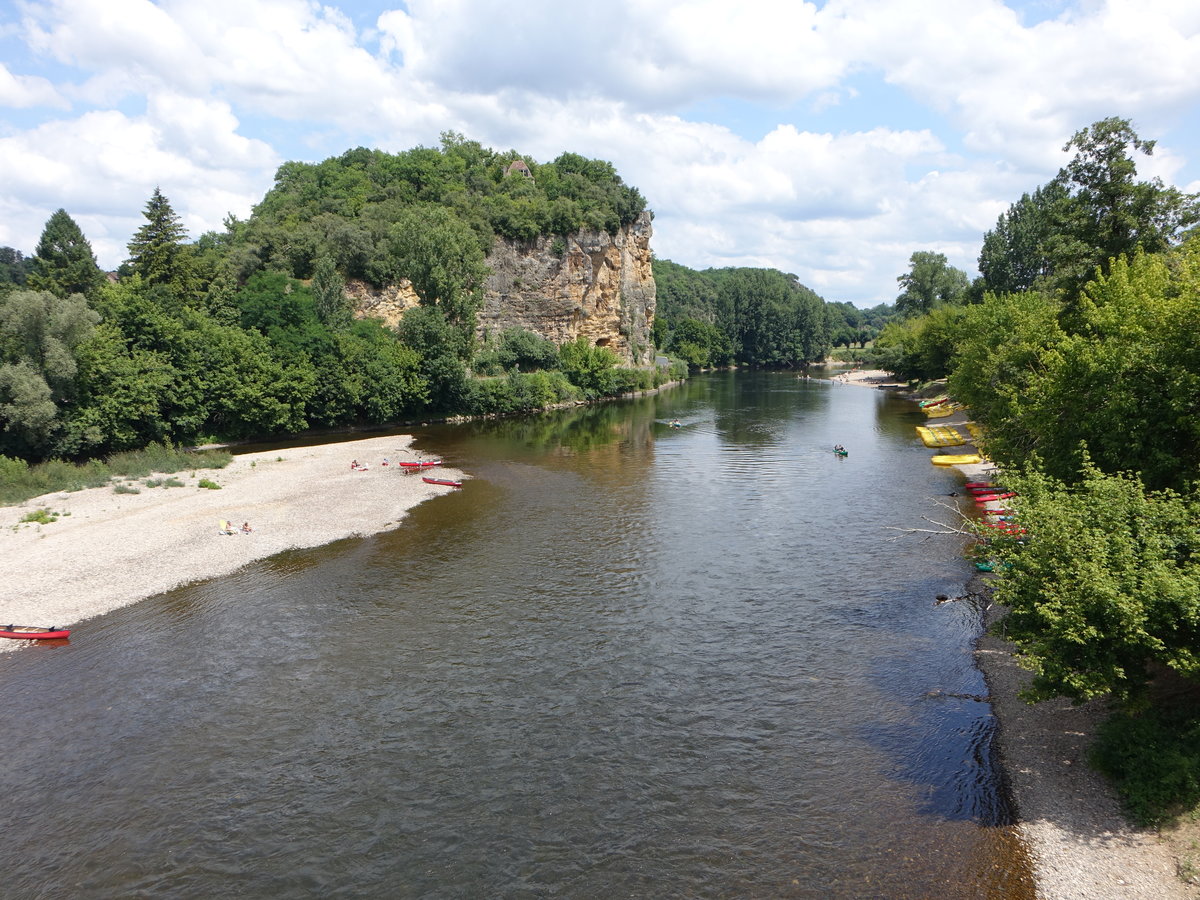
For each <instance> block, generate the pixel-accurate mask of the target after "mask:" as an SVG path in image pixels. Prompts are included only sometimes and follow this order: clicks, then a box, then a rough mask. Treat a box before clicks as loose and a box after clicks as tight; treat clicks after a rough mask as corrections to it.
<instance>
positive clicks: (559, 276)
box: [346, 212, 655, 365]
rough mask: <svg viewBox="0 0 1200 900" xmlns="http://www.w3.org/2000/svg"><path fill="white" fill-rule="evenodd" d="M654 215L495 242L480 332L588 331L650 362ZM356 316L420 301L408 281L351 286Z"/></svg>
mask: <svg viewBox="0 0 1200 900" xmlns="http://www.w3.org/2000/svg"><path fill="white" fill-rule="evenodd" d="M652 231H653V229H652V227H651V224H650V214H649V213H648V212H645V213H642V215H641V217H640V218H639V219H638V220H637V221H636V222H634V223H633V224H631V225H629V226H626V227H624V228H622V229H621V230H620V231H618V232H617V234H615V235H610V234H608V232H606V231H595V230H592V229H586V230H584V231H580V232H578V233H576V234H573V235H571V236H569V237H567V238H562V237H539V238H538V239H537V240H536V241H533V242H530V243H528V244H525V243H517V242H515V241H509V240H502V239H497V240H496V243H495V244H494V245H493V247H492V251H491V253H489V254H488V257H487V265H488V268H489V269H490V270H491V274H490V275H489V276H488V278H487V281H486V282H485V284H484V298H483V308H482V309H481V310H480V312H479V335H480V337H486V336H488V335H497V334H499V333H500V332H502V331H504V330H505V329H508V328H524V329H525V330H527V331H532V332H533V333H535V334H538V335H541V336H542V337H544V338H548V339H549V340H551V341H554V343H556V344H559V345H561V344H564V343H566V342H567V341H573V340H575V339H576V338H577V337H579V336H581V335H582V336H583V337H584V338H585V339H586V340H587V341H588V342H589V343H591V344H593V345H595V346H598V347H608V348H609V349H610V350H612V351H613V352H614V353H616V354H617V357H618V358H619V359H620V360H621V361H622V363H624V364H625V365H648V364H650V363H651V362H653V351H652V349H651V346H650V329H651V327H652V326H653V324H654V305H655V289H654V276H653V274H652V273H651V269H650V260H651V256H650V235H651V233H652ZM346 291H347V294H349V295H350V296H352V297H353V298H354V299H355V302H356V305H357V307H358V313H357V314H358V315H360V316H371V317H374V318H380V319H383V320H384V321H385V322H387V323H388V324H391V325H395V324H396V323H397V322H399V321H400V318H401V317H402V316H403V315H404V311H405V310H406V309H410V308H412V307H413V306H416V305H417V297H416V294H415V293H414V292H413V290H412V287H411V286H410V285H409V284H408V283H407V282H402V283H401V284H399V285H395V286H392V287H389V288H386V289H384V290H383V291H375V290H373V289H371V288H368V287H367V286H366V285H364V284H361V283H355V284H350V285H347V288H346Z"/></svg>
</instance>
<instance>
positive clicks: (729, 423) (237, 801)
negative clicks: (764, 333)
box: [0, 374, 1033, 900]
mask: <svg viewBox="0 0 1200 900" xmlns="http://www.w3.org/2000/svg"><path fill="white" fill-rule="evenodd" d="M673 418H678V419H680V420H681V421H682V423H683V427H682V428H680V429H672V428H669V427H668V426H667V424H666V423H667V422H669V421H670V420H671V419H673ZM919 419H920V416H919V413H917V412H916V411H915V407H914V406H913V404H911V403H906V402H904V401H901V400H898V399H895V398H892V397H889V396H888V395H885V394H883V393H881V392H878V391H873V390H868V389H865V388H858V387H850V386H842V385H831V384H828V383H819V382H805V381H800V380H797V379H796V378H794V377H793V376H788V375H779V374H738V375H733V374H718V375H712V376H705V377H701V378H697V379H694V380H692V381H690V382H689V383H687V384H686V385H684V386H682V387H680V388H676V389H672V390H670V391H668V392H665V393H663V394H662V395H660V396H658V397H652V398H646V399H642V400H638V401H632V402H623V403H616V404H611V405H604V406H597V407H592V408H586V409H579V410H570V411H567V412H563V413H560V414H555V415H547V416H539V417H535V418H529V419H522V420H517V421H507V422H498V423H479V424H472V425H466V426H457V427H449V426H438V427H430V428H424V429H420V430H418V442H419V445H421V446H423V447H425V448H426V449H429V450H432V451H435V452H437V453H439V454H441V455H443V456H444V457H446V459H447V460H448V461H449V462H450V463H452V464H453V465H454V466H456V467H458V468H461V469H463V470H464V471H466V472H467V473H469V475H470V476H472V478H473V480H471V481H470V482H469V483H468V484H467V485H466V487H465V488H464V489H463V490H462V491H461V492H456V493H454V494H453V495H450V496H446V497H443V498H439V499H437V500H434V501H431V502H429V503H427V504H425V505H423V506H421V507H419V508H417V509H416V510H414V511H413V513H412V515H411V516H410V517H409V518H408V519H407V520H406V522H405V523H404V525H403V526H402V527H400V528H399V529H397V530H396V531H394V532H391V533H388V534H384V535H379V536H376V537H374V538H370V539H365V540H349V541H341V542H338V543H336V544H332V545H330V546H327V547H323V548H320V549H317V550H312V551H303V552H292V553H286V554H283V555H281V556H278V557H275V558H273V559H270V560H266V561H263V562H260V563H257V564H254V565H252V566H249V567H247V568H246V569H244V570H242V571H241V572H239V573H238V574H236V575H234V576H232V577H229V578H223V579H219V580H216V581H212V582H209V583H205V584H200V585H195V586H192V587H189V588H185V589H180V590H177V591H174V592H171V593H170V594H166V595H163V596H160V597H156V598H153V599H151V600H148V601H145V602H143V603H140V604H137V605H136V606H132V607H129V608H127V609H123V610H119V611H117V612H114V613H112V614H109V615H107V616H104V617H102V618H99V619H96V620H92V621H90V622H87V623H85V625H84V626H83V627H81V628H79V629H78V631H77V632H76V637H75V639H74V640H72V642H71V644H70V645H69V646H65V647H33V648H30V649H28V650H23V651H20V652H17V653H11V654H5V655H3V656H0V699H2V701H3V703H4V708H5V709H7V710H8V711H9V713H10V715H9V718H8V721H7V723H6V727H5V728H4V729H3V730H2V732H0V760H2V761H3V769H4V771H5V772H6V773H7V776H8V777H7V778H6V779H5V781H6V785H7V788H8V797H7V798H6V801H5V802H4V803H3V804H0V834H2V835H3V841H0V872H3V873H4V874H3V876H0V877H2V879H3V880H2V882H0V884H2V885H3V887H2V888H0V895H3V896H5V897H21V898H24V897H118V896H119V897H212V896H228V895H236V896H245V897H307V896H314V897H316V896H320V897H325V896H347V897H447V898H458V897H480V898H492V897H584V898H591V897H595V898H601V897H604V898H616V897H655V898H657V897H736V898H742V897H764V898H765V897H805V898H808V897H814V898H815V897H889V898H890V897H895V898H909V897H911V898H925V897H938V898H1004V900H1008V898H1032V897H1033V891H1032V888H1031V883H1030V877H1029V865H1028V861H1027V858H1026V856H1025V852H1024V849H1023V848H1022V847H1021V845H1020V844H1019V843H1018V841H1017V839H1016V838H1015V837H1014V836H1013V834H1012V829H1011V828H1010V827H1008V826H1007V824H1006V823H1007V821H1008V818H1009V812H1008V810H1007V808H1006V805H1005V801H1004V797H1003V792H1002V791H1001V790H1000V789H999V787H998V781H999V776H998V771H997V767H996V762H995V760H994V758H993V756H992V753H991V737H992V733H993V729H994V720H993V719H992V717H991V715H990V710H989V707H988V706H987V704H986V703H985V702H981V700H979V699H972V697H977V696H978V695H982V694H984V693H986V687H985V685H984V683H983V679H982V677H981V676H980V674H979V672H978V671H977V670H976V669H975V668H974V666H973V664H972V657H971V643H972V640H973V639H974V636H975V634H976V632H977V629H978V627H979V613H978V610H977V609H973V608H972V607H971V606H970V605H969V604H967V603H965V602H960V603H953V604H946V605H942V606H935V605H934V597H935V596H936V595H937V594H939V593H947V594H951V595H953V594H956V593H958V592H959V591H960V590H961V588H962V586H963V584H964V582H965V581H966V579H967V578H968V577H969V575H970V572H969V571H968V569H967V566H966V564H965V563H964V562H963V561H962V559H961V557H960V555H959V553H960V550H961V547H960V545H959V544H958V542H957V541H956V540H955V539H952V538H947V537H939V538H932V539H929V540H924V541H923V540H922V539H921V538H920V537H919V536H916V535H912V534H909V535H904V534H902V533H901V532H899V531H895V530H889V527H896V528H903V527H929V526H928V523H927V522H925V521H924V520H923V519H922V516H926V515H928V516H931V517H935V518H936V517H938V513H939V512H940V511H939V509H938V508H937V507H936V506H935V505H934V503H933V501H932V500H931V499H929V498H931V497H937V496H941V497H942V498H943V499H944V500H948V499H949V498H948V497H946V495H947V494H948V493H949V491H950V490H952V489H953V488H954V487H955V485H956V481H955V476H954V475H953V474H951V473H947V472H945V471H943V470H940V469H936V468H934V467H933V466H930V465H929V462H928V459H929V455H930V453H929V451H928V450H926V449H925V448H924V447H922V446H921V445H920V444H919V443H917V442H916V441H915V439H914V432H913V425H914V424H917V423H918V422H919ZM835 442H841V443H844V444H845V445H846V446H847V447H848V448H849V449H850V455H849V457H848V458H846V459H840V458H838V457H836V456H835V455H834V454H833V453H831V452H830V447H831V446H832V445H833V444H834V443H835ZM397 477H399V476H397ZM384 483H385V482H384V481H382V480H381V484H384ZM163 564H164V565H169V564H170V561H169V560H164V561H163Z"/></svg>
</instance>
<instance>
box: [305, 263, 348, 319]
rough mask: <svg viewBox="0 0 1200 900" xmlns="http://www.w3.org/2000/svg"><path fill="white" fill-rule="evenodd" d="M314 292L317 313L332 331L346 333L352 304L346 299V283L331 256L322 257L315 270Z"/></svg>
mask: <svg viewBox="0 0 1200 900" xmlns="http://www.w3.org/2000/svg"><path fill="white" fill-rule="evenodd" d="M312 292H313V298H314V303H315V307H316V312H317V318H318V319H320V320H321V322H322V324H324V325H325V327H326V328H328V329H329V330H330V331H344V330H346V329H347V328H349V327H350V322H351V318H352V317H351V313H350V304H349V302H348V301H347V299H346V282H345V281H344V280H343V279H342V276H341V275H339V274H338V272H337V266H336V264H335V263H334V261H333V258H332V257H330V256H322V257H320V258H319V259H318V260H317V264H316V266H315V267H314V268H313V281H312Z"/></svg>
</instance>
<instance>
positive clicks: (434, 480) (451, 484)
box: [421, 475, 462, 487]
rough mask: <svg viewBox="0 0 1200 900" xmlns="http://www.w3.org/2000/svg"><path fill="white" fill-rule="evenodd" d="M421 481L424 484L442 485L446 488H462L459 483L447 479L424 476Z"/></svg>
mask: <svg viewBox="0 0 1200 900" xmlns="http://www.w3.org/2000/svg"><path fill="white" fill-rule="evenodd" d="M421 480H422V481H423V482H425V483H426V484H444V485H446V487H462V482H461V481H451V480H450V479H449V478H430V477H429V476H428V475H426V476H424V477H423V478H422V479H421Z"/></svg>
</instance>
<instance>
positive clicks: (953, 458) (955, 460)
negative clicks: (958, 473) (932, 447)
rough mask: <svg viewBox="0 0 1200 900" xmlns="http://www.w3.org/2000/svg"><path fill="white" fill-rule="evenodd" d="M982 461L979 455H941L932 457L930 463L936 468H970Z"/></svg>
mask: <svg viewBox="0 0 1200 900" xmlns="http://www.w3.org/2000/svg"><path fill="white" fill-rule="evenodd" d="M981 459H982V457H980V456H979V454H977V453H941V454H938V455H937V456H931V457H930V458H929V461H930V462H931V463H933V464H934V465H935V466H969V465H972V464H973V463H977V462H980V461H981Z"/></svg>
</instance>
